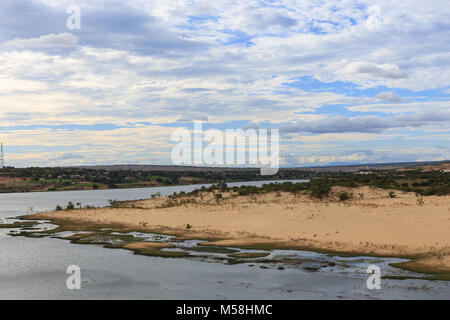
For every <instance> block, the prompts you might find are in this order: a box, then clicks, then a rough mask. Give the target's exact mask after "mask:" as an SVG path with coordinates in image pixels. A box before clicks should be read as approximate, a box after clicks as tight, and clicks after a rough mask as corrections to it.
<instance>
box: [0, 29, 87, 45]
mask: <svg viewBox="0 0 450 320" xmlns="http://www.w3.org/2000/svg"><path fill="white" fill-rule="evenodd" d="M77 42H78V37H77V36H75V35H73V34H71V33H59V34H53V33H52V34H47V35H44V36H40V37H39V38H28V39H23V38H16V39H13V40H10V41H7V42H5V43H4V46H6V47H15V48H65V47H72V46H74V45H76V44H77Z"/></svg>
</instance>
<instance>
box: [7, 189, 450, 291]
mask: <svg viewBox="0 0 450 320" xmlns="http://www.w3.org/2000/svg"><path fill="white" fill-rule="evenodd" d="M270 182H273V181H270ZM263 183H267V182H264V181H257V182H244V183H230V184H228V185H231V186H232V185H244V184H245V185H256V186H258V185H262V184H263ZM201 186H202V185H188V186H174V187H155V188H139V189H114V190H89V191H61V192H36V193H11V194H0V219H3V221H4V222H5V221H6V222H8V221H13V220H11V219H7V218H13V217H17V216H20V215H23V214H26V213H30V212H38V211H47V210H53V209H54V208H55V207H56V205H61V206H64V205H66V204H67V202H68V201H72V202H73V203H77V202H80V203H82V204H83V205H88V204H89V205H95V206H105V205H107V204H108V200H110V199H117V200H134V199H142V198H149V197H150V196H151V195H152V194H155V193H158V192H159V193H161V195H169V194H172V193H173V192H180V191H185V192H189V191H192V190H194V189H196V188H199V187H201ZM205 186H207V185H205ZM10 231H11V230H10V229H0V299H338V298H341V299H450V287H449V282H446V281H426V280H416V279H407V280H387V279H382V280H381V281H382V285H381V289H380V290H369V289H368V288H367V285H366V279H367V277H368V275H367V273H366V269H367V267H368V266H369V265H370V264H376V265H378V266H380V267H381V270H382V271H383V272H384V274H393V275H404V274H410V273H408V272H405V271H402V270H399V269H396V268H392V267H390V266H389V263H392V262H398V261H402V260H401V259H395V258H373V257H353V258H344V257H332V256H328V255H324V254H319V253H314V252H305V251H292V250H272V251H270V257H280V256H281V257H294V258H298V259H308V261H313V262H315V263H318V264H320V265H323V264H324V263H328V264H329V265H330V267H321V268H320V269H319V270H318V271H317V270H316V271H314V272H311V270H309V271H307V270H306V269H302V268H299V267H296V266H284V267H281V266H280V265H276V266H272V265H266V266H261V265H258V263H244V264H235V265H228V264H224V263H219V262H214V261H212V260H208V259H204V258H203V259H200V258H199V259H196V258H158V257H148V256H140V255H134V254H133V253H132V252H131V251H127V250H112V249H106V248H103V247H102V246H99V245H80V244H71V243H70V242H69V241H66V240H61V239H54V238H49V237H47V238H39V239H35V238H27V237H12V236H9V235H8V233H9V232H10ZM69 265H77V266H79V267H80V269H81V277H82V286H81V289H80V290H69V289H67V287H66V279H67V277H68V274H66V268H67V267H68V266H69ZM344 265H345V268H344V267H342V266H344ZM331 266H333V267H331ZM310 269H311V268H310Z"/></svg>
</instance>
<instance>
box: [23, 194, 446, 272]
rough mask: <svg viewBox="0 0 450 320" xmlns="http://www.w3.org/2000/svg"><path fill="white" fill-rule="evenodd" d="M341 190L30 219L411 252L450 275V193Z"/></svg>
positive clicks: (281, 244) (159, 201) (364, 251)
mask: <svg viewBox="0 0 450 320" xmlns="http://www.w3.org/2000/svg"><path fill="white" fill-rule="evenodd" d="M342 190H343V189H342V188H335V189H334V190H333V192H332V195H331V197H330V198H329V199H326V200H322V201H320V200H313V199H311V198H310V197H309V196H307V195H304V194H300V195H298V194H296V195H292V194H289V193H284V192H283V193H282V194H278V193H269V194H264V195H256V196H238V197H236V196H234V195H233V194H231V193H226V194H223V195H221V197H223V198H217V195H216V193H215V192H212V193H211V192H209V193H208V192H205V193H200V194H199V195H195V196H186V197H182V198H180V200H177V199H176V198H175V199H173V198H171V197H161V198H156V199H148V200H137V201H126V202H125V203H124V204H123V206H124V207H121V208H100V209H88V210H85V209H77V210H71V211H65V210H64V211H55V212H47V213H38V214H33V215H29V216H25V217H24V218H25V219H28V220H32V219H44V220H50V221H52V223H54V224H56V225H58V226H59V229H58V228H57V229H58V230H60V231H64V230H65V231H69V230H70V231H74V229H75V230H80V231H81V230H84V231H99V230H100V229H102V228H111V229H112V230H114V231H118V232H124V231H126V232H129V231H138V232H150V233H159V234H168V235H174V236H176V237H177V238H179V239H195V240H205V242H204V243H202V245H207V246H217V247H226V246H227V247H236V248H243V249H292V250H302V251H315V252H319V253H327V254H331V255H342V256H376V257H396V258H406V259H410V260H411V261H408V262H402V263H399V264H395V265H393V266H395V267H398V268H402V269H405V270H409V271H414V272H418V273H424V274H428V275H430V277H427V278H426V279H439V280H450V233H448V232H447V231H448V229H449V228H450V223H449V221H450V219H449V218H448V212H449V210H450V197H448V196H441V197H435V196H432V197H425V198H423V200H424V203H425V204H423V205H421V206H419V205H417V204H416V203H415V202H416V196H415V195H413V194H409V193H404V194H399V195H398V196H397V197H396V198H389V196H388V195H387V191H386V190H384V189H373V188H368V187H363V188H358V189H345V190H347V191H348V190H350V191H351V192H352V193H354V194H355V193H356V194H364V195H365V197H364V199H353V200H349V201H344V202H342V201H339V200H336V199H335V198H333V197H334V196H335V195H337V194H338V193H339V192H342ZM174 201H175V202H176V201H178V202H177V203H176V204H174V203H173V202H174ZM380 227H383V230H381V231H380V230H379V228H380ZM331 230H336V231H335V232H334V233H331ZM125 249H130V248H125ZM131 249H132V248H131Z"/></svg>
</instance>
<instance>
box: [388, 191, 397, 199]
mask: <svg viewBox="0 0 450 320" xmlns="http://www.w3.org/2000/svg"><path fill="white" fill-rule="evenodd" d="M396 196H397V195H396V194H395V192H394V191H390V192H389V198H395V197H396Z"/></svg>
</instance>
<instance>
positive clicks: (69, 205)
mask: <svg viewBox="0 0 450 320" xmlns="http://www.w3.org/2000/svg"><path fill="white" fill-rule="evenodd" d="M66 209H67V210H73V209H75V205H74V204H73V202H72V201H69V202H68V203H67V207H66Z"/></svg>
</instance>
